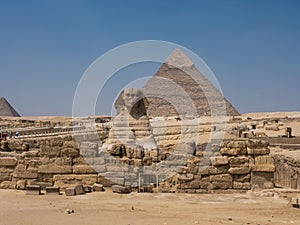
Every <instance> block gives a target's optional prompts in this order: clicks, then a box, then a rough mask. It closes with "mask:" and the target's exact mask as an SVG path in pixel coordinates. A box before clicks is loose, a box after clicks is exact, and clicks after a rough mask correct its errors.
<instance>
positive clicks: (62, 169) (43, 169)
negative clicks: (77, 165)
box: [38, 165, 73, 174]
mask: <svg viewBox="0 0 300 225" xmlns="http://www.w3.org/2000/svg"><path fill="white" fill-rule="evenodd" d="M38 172H39V173H46V174H47V173H54V174H69V173H73V167H72V166H67V165H62V166H59V165H40V166H39V168H38Z"/></svg>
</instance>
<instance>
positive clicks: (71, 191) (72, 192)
mask: <svg viewBox="0 0 300 225" xmlns="http://www.w3.org/2000/svg"><path fill="white" fill-rule="evenodd" d="M65 195H66V196H75V195H76V192H75V188H66V189H65Z"/></svg>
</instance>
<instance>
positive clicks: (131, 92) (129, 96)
mask: <svg viewBox="0 0 300 225" xmlns="http://www.w3.org/2000/svg"><path fill="white" fill-rule="evenodd" d="M141 98H142V92H141V91H140V90H138V89H135V88H126V89H125V90H124V94H123V100H124V104H125V107H126V108H127V110H128V111H129V112H130V111H131V109H132V107H133V106H134V105H135V104H136V103H137V102H138V101H139V100H140V99H141Z"/></svg>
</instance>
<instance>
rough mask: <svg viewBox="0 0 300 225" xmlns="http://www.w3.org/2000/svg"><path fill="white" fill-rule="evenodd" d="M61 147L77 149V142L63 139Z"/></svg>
mask: <svg viewBox="0 0 300 225" xmlns="http://www.w3.org/2000/svg"><path fill="white" fill-rule="evenodd" d="M63 148H74V149H78V144H77V142H76V141H64V142H63Z"/></svg>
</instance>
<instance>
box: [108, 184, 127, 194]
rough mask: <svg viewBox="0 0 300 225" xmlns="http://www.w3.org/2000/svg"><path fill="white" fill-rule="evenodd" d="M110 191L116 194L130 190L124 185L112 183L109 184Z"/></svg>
mask: <svg viewBox="0 0 300 225" xmlns="http://www.w3.org/2000/svg"><path fill="white" fill-rule="evenodd" d="M111 189H112V192H114V193H118V194H129V193H130V192H131V190H130V188H128V187H124V186H121V185H113V186H111Z"/></svg>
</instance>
